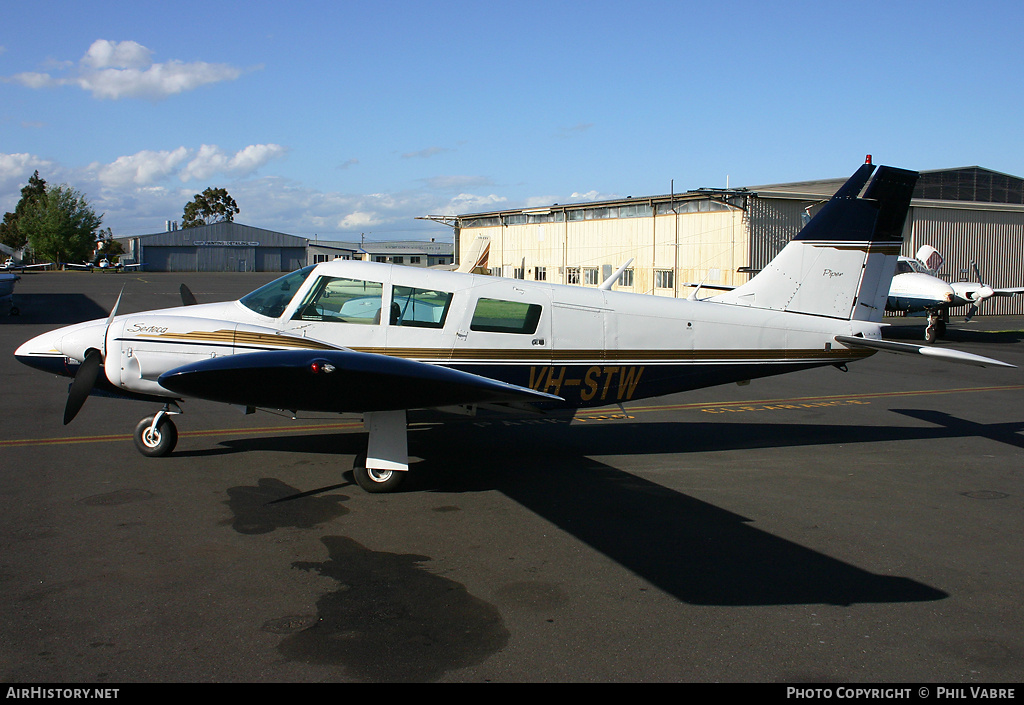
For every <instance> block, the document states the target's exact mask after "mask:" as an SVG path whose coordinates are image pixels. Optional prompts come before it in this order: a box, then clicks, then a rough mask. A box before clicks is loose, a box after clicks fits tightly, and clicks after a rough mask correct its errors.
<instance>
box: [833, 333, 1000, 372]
mask: <svg viewBox="0 0 1024 705" xmlns="http://www.w3.org/2000/svg"><path fill="white" fill-rule="evenodd" d="M835 339H836V341H838V342H840V343H842V344H843V345H848V346H850V347H855V348H867V349H869V350H882V351H885V352H891V353H900V354H904V355H924V356H926V357H933V358H936V359H938V360H943V361H944V362H957V363H960V364H962V365H975V366H977V367H1016V365H1011V364H1010V363H1008V362H1002V361H1000V360H993V359H992V358H990V357H983V356H981V355H975V354H973V353H967V352H963V351H962V350H953V349H950V348H936V347H932V346H928V345H916V344H914V343H897V342H894V341H892V340H877V339H874V338H861V337H858V336H853V335H837V336H835Z"/></svg>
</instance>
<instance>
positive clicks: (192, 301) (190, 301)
mask: <svg viewBox="0 0 1024 705" xmlns="http://www.w3.org/2000/svg"><path fill="white" fill-rule="evenodd" d="M178 291H179V292H181V303H182V305H183V306H195V305H196V304H197V303H199V302H198V301H196V297H195V295H193V294H192V291H191V289H189V288H188V287H187V286H185V285H184V284H182V285H181V286H180V287H179V288H178Z"/></svg>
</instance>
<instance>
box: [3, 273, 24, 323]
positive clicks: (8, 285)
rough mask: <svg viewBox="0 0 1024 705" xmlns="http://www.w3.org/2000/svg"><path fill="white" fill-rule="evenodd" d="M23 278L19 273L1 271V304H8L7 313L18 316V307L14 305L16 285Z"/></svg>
mask: <svg viewBox="0 0 1024 705" xmlns="http://www.w3.org/2000/svg"><path fill="white" fill-rule="evenodd" d="M19 279H21V277H19V276H18V275H17V274H11V273H9V272H2V273H0V304H3V305H4V306H7V313H8V314H9V315H11V316H17V315H18V313H19V311H18V307H17V306H15V305H14V285H15V284H16V283H17V282H18V280H19Z"/></svg>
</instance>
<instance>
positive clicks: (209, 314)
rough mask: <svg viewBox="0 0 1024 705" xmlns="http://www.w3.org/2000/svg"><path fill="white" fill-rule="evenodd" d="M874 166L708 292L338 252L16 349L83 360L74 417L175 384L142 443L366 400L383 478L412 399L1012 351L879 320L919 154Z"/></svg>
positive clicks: (474, 401) (372, 472) (542, 393)
mask: <svg viewBox="0 0 1024 705" xmlns="http://www.w3.org/2000/svg"><path fill="white" fill-rule="evenodd" d="M874 170H875V167H874V166H873V165H872V164H871V163H870V160H869V161H868V163H865V164H864V165H863V166H861V167H860V168H859V169H857V171H856V173H854V174H853V176H852V177H851V178H850V179H849V181H847V182H846V184H845V185H844V186H843V187H842V188H841V189H840V190H839V191H838V192H837V193H836V194H835V196H834V197H833V198H832V199H831V200H830V201H829V202H828V203H827V204H826V205H825V206H824V207H823V208H822V209H821V210H820V211H819V213H818V214H817V215H816V216H815V217H814V219H813V220H811V221H810V223H808V224H807V225H806V226H805V227H804V229H803V230H801V232H800V233H799V234H798V235H797V236H796V238H795V239H794V240H793V241H791V242H790V243H788V244H787V245H786V247H785V248H784V249H783V250H782V251H781V252H780V253H779V255H778V256H777V257H776V258H775V259H774V260H772V262H771V263H770V264H769V265H768V267H766V268H765V269H764V270H763V271H761V272H759V273H758V274H757V275H756V276H755V277H754V278H752V279H751V280H750V281H749V282H747V283H746V284H744V285H742V286H739V287H737V288H736V289H734V290H732V291H729V292H727V293H724V294H721V295H719V296H716V297H713V298H711V299H705V300H702V301H694V300H684V299H670V298H662V297H655V296H648V295H642V294H632V293H624V292H616V291H612V290H610V287H609V286H602V287H599V288H596V289H595V288H583V287H579V286H559V285H553V284H548V283H545V282H528V281H523V280H519V279H504V278H496V277H492V276H486V275H475V274H464V273H459V272H448V271H437V270H426V269H419V268H413V267H403V266H393V265H386V264H379V263H370V262H358V261H334V262H327V263H322V264H319V265H316V266H311V267H306V268H304V269H300V270H297V271H295V272H292V273H290V274H287V275H285V276H283V277H281V278H280V279H277V280H275V281H273V282H271V283H269V284H267V285H266V286H264V287H262V288H260V289H257V290H256V291H254V292H252V293H250V294H248V295H246V296H244V297H242V298H241V299H239V300H238V301H231V302H226V303H210V304H195V305H188V306H183V307H180V308H172V309H166V310H160V311H152V312H147V313H138V314H127V315H117V305H115V307H114V311H112V312H111V314H110V316H109V317H108V318H106V319H102V320H96V321H90V322H87V323H81V324H78V325H74V326H69V327H66V328H61V329H59V330H56V331H53V332H50V333H46V334H44V335H41V336H39V337H37V338H34V339H32V340H30V341H28V342H26V343H25V344H24V345H22V346H21V347H20V348H18V350H17V351H16V352H15V355H16V357H17V359H18V360H20V361H22V362H24V363H25V364H27V365H30V366H32V367H36V368H39V369H42V370H45V371H49V372H56V373H57V374H63V375H67V376H72V377H73V378H74V381H73V382H72V383H71V386H70V390H69V394H68V401H67V406H66V408H65V417H64V422H65V423H68V422H69V421H70V420H71V419H72V418H73V417H74V416H75V414H76V413H78V411H79V409H80V408H81V407H82V404H83V403H84V401H85V399H86V397H87V396H88V395H89V394H91V393H108V394H116V395H119V396H122V397H127V398H131V399H141V400H146V401H152V402H157V403H163V404H164V407H163V409H162V410H161V411H159V412H158V413H156V414H154V415H152V416H148V417H146V418H145V419H143V420H142V421H141V422H140V423H139V424H138V427H137V428H136V430H135V441H136V445H137V446H138V448H139V450H140V451H141V452H142V453H143V454H145V455H152V456H157V455H165V454H167V453H169V452H171V450H172V449H173V447H174V444H175V441H176V438H177V431H176V430H175V426H174V424H173V422H172V421H171V419H170V416H171V415H172V414H177V413H180V407H179V406H178V403H179V402H180V401H181V400H182V399H184V398H188V397H195V398H200V399H207V400H212V401H217V402H224V403H227V404H232V405H239V406H242V407H246V408H249V409H255V408H266V409H283V410H289V411H292V412H299V411H316V412H339V413H344V412H355V413H361V414H362V415H363V420H364V424H365V427H366V430H367V431H368V445H367V453H366V457H365V461H364V462H362V463H359V462H357V463H356V465H357V467H356V468H355V469H354V474H355V477H356V480H357V482H358V483H359V484H360V486H362V487H363V488H364V489H366V490H368V491H371V492H387V491H391V490H394V489H395V488H396V487H397V486H398V484H399V482H400V480H401V478H402V477H403V476H404V475H406V474H407V471H408V469H409V458H408V450H407V428H406V412H407V411H408V410H410V409H422V408H449V407H460V408H461V409H463V410H466V409H469V410H475V409H477V408H481V407H488V408H490V407H503V408H513V409H522V408H530V409H534V410H537V409H539V410H546V409H565V408H570V409H575V408H583V407H597V406H607V405H614V404H622V403H624V402H629V401H633V400H637V399H643V398H647V397H654V396H660V395H664V394H671V393H676V392H682V391H686V390H691V389H699V388H702V387H709V386H713V385H719V384H724V383H728V382H743V381H746V380H750V379H753V378H758V377H766V376H770V375H777V374H782V373H786V372H795V371H797V370H803V369H808V368H813V367H820V366H823V365H835V366H837V367H842V366H844V365H846V364H847V363H850V362H854V361H857V360H860V359H861V358H864V357H868V356H870V355H872V354H873V353H874V352H875V351H877V350H887V351H893V352H909V353H915V354H923V355H930V356H934V357H940V358H943V359H946V360H951V361H954V362H962V363H968V364H974V365H981V366H985V365H997V366H1007V367H1012V365H1006V364H1005V363H1002V362H999V361H997V360H992V359H989V358H985V357H981V356H977V355H972V354H969V353H963V352H958V351H954V350H948V349H944V348H943V349H937V348H930V347H923V346H918V345H912V344H907V343H895V342H890V341H884V340H882V339H881V334H880V331H881V328H882V325H881V320H882V315H883V312H884V309H885V300H886V295H887V294H888V291H889V283H890V281H891V280H892V276H893V270H894V268H895V266H896V260H897V257H898V255H899V251H900V244H901V233H902V229H903V224H904V221H905V220H906V214H907V209H908V207H909V203H910V197H911V193H912V191H913V188H914V183H915V181H916V179H917V173H916V172H911V171H905V170H902V169H896V168H892V167H885V166H883V167H880V168H879V169H878V173H877V174H875V176H874V178H873V179H872V178H871V176H872V173H873V172H874ZM183 298H186V292H184V291H183ZM186 300H187V299H186ZM119 301H120V298H119Z"/></svg>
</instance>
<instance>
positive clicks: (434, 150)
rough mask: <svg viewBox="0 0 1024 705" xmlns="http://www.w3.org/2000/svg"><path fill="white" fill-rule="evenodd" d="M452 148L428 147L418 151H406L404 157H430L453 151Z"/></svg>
mask: <svg viewBox="0 0 1024 705" xmlns="http://www.w3.org/2000/svg"><path fill="white" fill-rule="evenodd" d="M451 151H452V150H450V149H448V148H447V147H427V148H426V149H421V150H419V151H416V152H406V153H405V154H403V155H402V159H429V158H430V157H433V156H436V155H438V154H444V153H445V152H451Z"/></svg>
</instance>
